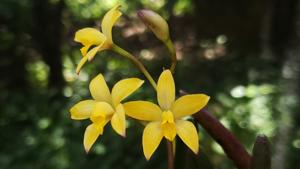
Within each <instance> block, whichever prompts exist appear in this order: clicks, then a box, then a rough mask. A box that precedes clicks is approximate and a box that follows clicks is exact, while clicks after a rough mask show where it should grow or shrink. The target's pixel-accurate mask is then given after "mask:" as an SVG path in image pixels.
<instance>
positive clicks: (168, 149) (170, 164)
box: [167, 140, 174, 169]
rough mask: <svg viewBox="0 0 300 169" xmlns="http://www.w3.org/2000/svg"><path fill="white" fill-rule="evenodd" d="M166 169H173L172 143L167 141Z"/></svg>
mask: <svg viewBox="0 0 300 169" xmlns="http://www.w3.org/2000/svg"><path fill="white" fill-rule="evenodd" d="M167 151H168V169H174V153H173V144H172V141H169V140H167Z"/></svg>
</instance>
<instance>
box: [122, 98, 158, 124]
mask: <svg viewBox="0 0 300 169" xmlns="http://www.w3.org/2000/svg"><path fill="white" fill-rule="evenodd" d="M123 105H124V108H125V113H126V115H127V116H129V117H132V118H135V119H137V120H145V121H156V120H160V118H161V110H160V108H159V107H158V106H157V105H156V104H154V103H151V102H147V101H131V102H126V103H124V104H123Z"/></svg>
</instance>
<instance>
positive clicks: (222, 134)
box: [193, 110, 251, 169]
mask: <svg viewBox="0 0 300 169" xmlns="http://www.w3.org/2000/svg"><path fill="white" fill-rule="evenodd" d="M193 117H194V118H195V119H196V121H197V122H198V123H199V124H201V126H202V127H203V128H204V129H205V130H206V131H207V132H208V134H209V135H210V136H211V137H212V138H213V139H214V140H216V141H217V142H218V143H219V144H220V145H221V147H222V148H223V150H224V152H225V153H226V154H227V156H228V157H229V158H230V159H231V160H232V161H233V162H234V164H235V166H236V167H237V168H238V169H249V165H250V159H251V156H250V155H249V154H248V152H247V151H246V150H245V148H244V146H243V145H242V144H241V143H240V142H239V141H238V140H237V138H236V137H235V136H234V135H233V134H232V133H231V132H230V131H229V130H227V129H226V128H225V127H224V126H223V125H222V124H221V123H220V122H219V121H218V120H217V119H216V118H215V117H213V116H212V115H211V114H210V113H209V112H208V111H206V110H201V111H199V112H198V113H196V114H194V115H193Z"/></svg>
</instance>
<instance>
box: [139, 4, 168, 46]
mask: <svg viewBox="0 0 300 169" xmlns="http://www.w3.org/2000/svg"><path fill="white" fill-rule="evenodd" d="M137 15H138V16H139V18H140V19H141V20H142V21H143V22H144V24H145V25H147V26H148V27H149V28H150V29H151V30H152V32H153V33H154V34H155V36H156V37H157V38H158V39H159V40H161V41H163V42H166V41H167V40H168V39H169V38H170V35H169V26H168V23H167V22H166V20H165V19H164V18H162V17H161V16H160V15H159V14H157V13H155V12H153V11H151V10H147V9H142V10H139V11H138V12H137Z"/></svg>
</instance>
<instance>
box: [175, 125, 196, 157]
mask: <svg viewBox="0 0 300 169" xmlns="http://www.w3.org/2000/svg"><path fill="white" fill-rule="evenodd" d="M176 130H177V134H178V136H179V137H180V138H181V140H182V141H183V142H184V143H185V144H186V145H187V146H188V147H189V148H190V149H191V150H192V151H193V152H194V153H195V154H197V153H198V150H199V137H198V133H197V130H196V127H195V126H194V124H193V123H191V122H189V121H185V120H179V121H177V122H176Z"/></svg>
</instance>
